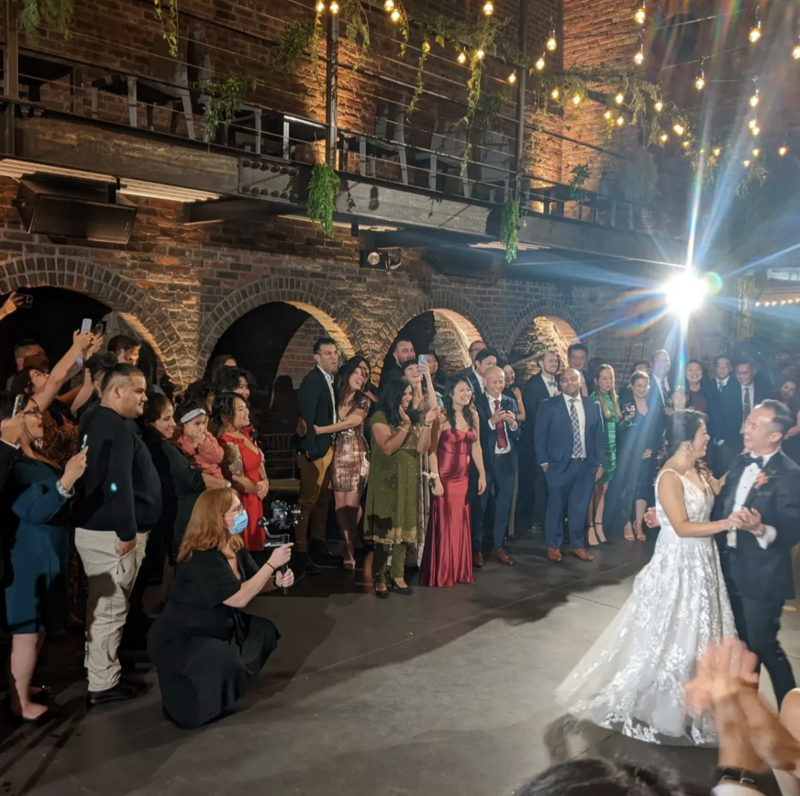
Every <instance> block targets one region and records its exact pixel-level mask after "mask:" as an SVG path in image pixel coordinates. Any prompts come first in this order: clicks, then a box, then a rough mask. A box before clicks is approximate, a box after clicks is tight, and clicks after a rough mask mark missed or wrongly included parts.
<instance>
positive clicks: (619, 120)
mask: <svg viewBox="0 0 800 796" xmlns="http://www.w3.org/2000/svg"><path fill="white" fill-rule="evenodd" d="M623 124H625V117H624V116H617V127H622V125H623Z"/></svg>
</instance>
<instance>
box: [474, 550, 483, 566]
mask: <svg viewBox="0 0 800 796" xmlns="http://www.w3.org/2000/svg"><path fill="white" fill-rule="evenodd" d="M472 566H473V567H474V568H475V569H482V568H483V553H473V555H472Z"/></svg>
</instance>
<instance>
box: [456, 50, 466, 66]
mask: <svg viewBox="0 0 800 796" xmlns="http://www.w3.org/2000/svg"><path fill="white" fill-rule="evenodd" d="M456 61H458V62H459V63H460V64H465V63H466V62H467V54H466V53H465V52H464V51H463V50H462V51H461V52H460V53H459V54H458V58H456Z"/></svg>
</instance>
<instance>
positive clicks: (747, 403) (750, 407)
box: [744, 387, 753, 420]
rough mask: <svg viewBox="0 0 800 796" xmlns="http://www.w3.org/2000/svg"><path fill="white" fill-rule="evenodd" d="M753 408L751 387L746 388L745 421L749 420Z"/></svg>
mask: <svg viewBox="0 0 800 796" xmlns="http://www.w3.org/2000/svg"><path fill="white" fill-rule="evenodd" d="M752 408H753V407H752V406H751V405H750V388H749V387H745V388H744V419H745V420H747V418H748V417H749V416H750V410H751V409H752Z"/></svg>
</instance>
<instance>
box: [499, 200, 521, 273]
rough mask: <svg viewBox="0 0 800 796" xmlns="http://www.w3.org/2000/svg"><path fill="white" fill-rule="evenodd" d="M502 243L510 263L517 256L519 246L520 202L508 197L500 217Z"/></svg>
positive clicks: (507, 260)
mask: <svg viewBox="0 0 800 796" xmlns="http://www.w3.org/2000/svg"><path fill="white" fill-rule="evenodd" d="M500 243H501V244H502V245H503V248H504V249H505V252H506V262H507V263H510V262H512V261H513V260H514V259H516V256H517V249H518V248H519V202H518V201H517V200H516V199H507V200H506V202H505V204H504V205H503V214H502V216H501V217H500Z"/></svg>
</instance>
